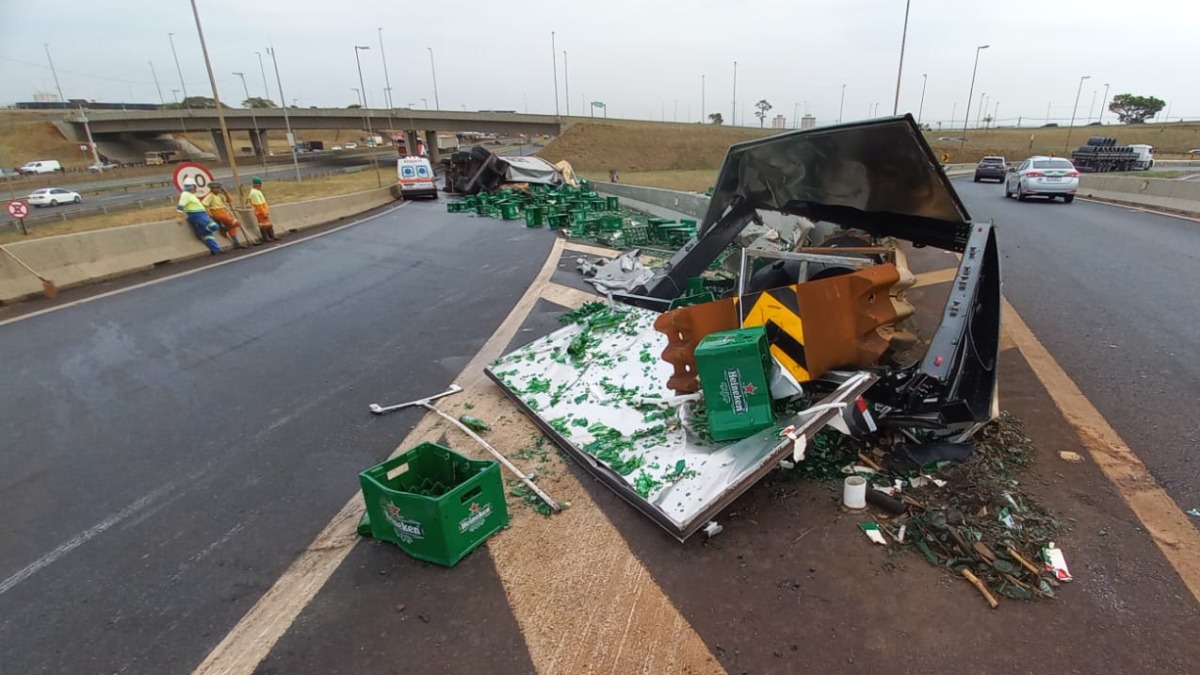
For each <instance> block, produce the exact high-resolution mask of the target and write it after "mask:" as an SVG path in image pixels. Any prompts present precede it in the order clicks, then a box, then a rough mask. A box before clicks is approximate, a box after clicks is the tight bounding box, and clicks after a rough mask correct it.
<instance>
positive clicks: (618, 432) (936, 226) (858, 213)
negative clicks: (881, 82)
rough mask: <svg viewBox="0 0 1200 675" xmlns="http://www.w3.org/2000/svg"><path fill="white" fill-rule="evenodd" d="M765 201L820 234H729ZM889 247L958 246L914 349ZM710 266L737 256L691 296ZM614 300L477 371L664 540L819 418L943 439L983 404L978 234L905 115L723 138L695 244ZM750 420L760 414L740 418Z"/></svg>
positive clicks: (852, 427) (995, 259)
mask: <svg viewBox="0 0 1200 675" xmlns="http://www.w3.org/2000/svg"><path fill="white" fill-rule="evenodd" d="M771 213H774V214H784V215H788V216H801V217H803V218H805V219H807V220H808V221H811V222H812V223H815V227H816V228H825V229H827V230H834V231H836V232H837V233H838V234H837V235H836V236H832V237H828V238H826V239H824V240H823V241H821V242H804V243H802V244H801V245H796V246H791V247H788V249H787V250H775V251H770V250H764V249H760V248H754V247H740V246H738V245H737V242H738V241H739V238H738V237H739V235H740V234H742V233H743V231H744V230H746V229H747V228H748V226H750V225H751V224H762V222H763V217H764V216H766V215H768V214H771ZM775 217H776V216H772V218H775ZM904 242H907V244H909V245H911V246H915V247H925V246H931V247H936V248H940V249H944V250H947V251H953V252H956V253H960V254H961V262H960V264H959V267H958V273H957V275H956V277H955V279H954V281H953V284H952V289H951V291H950V294H949V297H948V298H947V300H946V303H945V305H944V307H943V308H942V310H941V316H940V317H937V318H936V321H933V322H930V323H931V324H936V326H937V328H936V330H934V331H933V333H932V335H930V336H928V338H927V341H925V342H924V343H923V344H917V345H914V344H913V340H912V339H911V335H910V334H908V333H907V332H906V330H905V328H904V323H905V321H906V317H907V314H908V313H911V306H910V305H908V304H907V303H906V302H905V300H904V297H903V296H904V289H905V288H906V287H907V285H911V283H912V277H911V274H910V273H908V271H907V269H906V266H905V265H904V256H903V251H902V246H901V244H902V243H904ZM811 243H816V244H817V245H816V246H812V245H808V244H811ZM731 249H733V253H736V256H734V255H731ZM723 258H724V259H726V260H727V262H726V266H730V263H729V260H733V261H735V262H734V264H733V265H732V267H734V268H735V269H736V271H737V278H736V285H735V286H734V287H733V288H732V290H728V291H726V292H724V293H723V294H721V296H720V297H714V296H713V294H712V292H711V290H710V291H705V292H697V291H698V290H699V289H701V288H702V286H703V279H704V278H705V275H706V273H708V272H709V270H710V269H711V268H712V266H713V265H714V263H715V262H716V261H718V260H719V259H723ZM613 297H614V299H615V300H618V301H619V304H617V305H614V306H612V307H607V308H604V309H603V311H600V310H595V311H593V312H592V313H591V314H590V315H588V313H586V312H585V313H581V316H580V317H579V318H578V319H577V320H575V321H573V322H571V323H570V324H569V325H567V326H566V327H564V328H562V329H560V330H558V331H555V332H553V333H551V334H550V335H547V336H546V337H544V338H541V339H539V340H535V341H534V342H532V343H530V344H528V345H526V346H524V347H522V348H520V349H518V350H516V351H514V352H512V353H510V354H507V355H505V356H504V357H502V358H501V359H499V360H497V362H496V363H494V364H492V366H491V367H489V368H488V374H489V376H490V377H491V378H492V379H493V380H495V381H496V382H497V384H498V385H499V386H500V387H501V388H502V389H503V390H504V391H505V392H506V393H507V394H508V395H509V396H510V397H511V398H512V399H513V400H514V401H515V402H516V403H517V404H518V405H519V406H520V407H522V408H523V410H524V411H525V412H526V413H527V414H528V415H530V416H531V417H532V418H533V419H534V420H535V421H536V422H537V423H538V424H539V426H541V428H542V429H543V430H544V431H545V432H546V433H547V434H548V435H550V436H551V437H552V438H553V439H554V440H555V442H556V443H558V444H559V445H560V446H561V447H563V448H564V449H565V450H566V451H568V452H569V453H571V454H572V455H573V456H575V457H576V458H577V459H578V460H579V461H580V463H581V465H582V466H584V467H586V468H587V469H588V470H589V471H590V472H591V473H593V474H594V475H595V476H596V477H597V478H599V479H600V480H601V481H602V482H604V483H605V484H606V485H608V486H609V487H610V488H611V489H613V490H614V491H616V492H617V493H618V494H619V495H621V496H622V497H623V498H624V499H625V500H626V501H628V502H629V503H630V504H631V505H633V506H634V507H635V508H637V509H639V510H640V511H642V512H643V513H644V514H645V515H647V516H648V517H650V518H651V519H653V520H654V521H655V522H656V523H658V524H659V525H660V526H662V527H663V528H664V529H666V530H667V531H668V532H670V533H671V534H672V535H674V536H675V537H677V538H678V539H680V540H683V539H686V538H687V537H688V536H690V535H692V534H694V533H695V532H696V531H698V530H699V529H700V528H703V527H705V526H706V524H707V523H710V522H711V521H712V520H713V519H714V518H715V517H716V516H717V514H718V513H719V512H720V511H721V510H722V509H724V508H726V507H727V506H728V505H729V504H730V503H732V502H733V501H734V500H735V499H736V498H737V497H738V496H739V495H740V494H741V493H743V492H744V491H745V490H746V489H748V488H749V487H750V486H751V485H753V484H754V483H755V482H757V481H758V480H759V479H761V478H762V477H763V476H765V475H766V474H767V473H768V472H769V471H771V470H774V469H776V468H778V467H779V466H780V465H781V463H784V464H786V462H792V461H803V457H804V453H805V449H806V447H807V443H808V442H809V441H810V440H811V439H812V438H813V436H814V435H815V434H816V433H817V432H818V431H820V430H821V429H822V428H823V427H825V426H827V425H828V426H832V427H834V428H835V429H838V430H839V431H841V432H842V433H848V434H852V435H882V436H886V437H889V438H888V440H893V441H900V440H903V439H909V440H911V439H914V438H917V437H920V438H922V439H932V440H939V441H943V440H953V439H955V438H960V437H962V436H964V435H965V434H966V433H969V431H970V430H971V429H972V428H974V427H975V426H976V425H978V424H980V423H982V422H984V421H986V420H988V419H990V418H991V417H992V416H993V415H994V413H995V411H994V406H995V402H996V384H997V383H996V367H997V359H998V354H999V335H1000V304H1001V296H1000V268H999V256H998V251H997V244H996V238H995V234H994V232H993V229H992V225H991V223H986V222H979V223H976V222H972V220H971V218H970V216H969V214H968V213H967V210H966V208H965V207H964V205H963V203H962V201H961V200H960V199H959V198H958V196H957V195H956V194H955V192H954V189H953V187H952V186H951V184H950V181H949V180H948V179H947V177H946V176H945V174H944V172H943V171H942V169H941V166H940V165H939V163H938V162H937V160H936V159H935V157H934V154H933V152H932V151H931V150H930V148H929V146H928V145H927V144H926V143H925V141H924V139H923V137H922V135H921V133H920V130H919V129H918V128H917V126H916V124H915V123H914V121H913V119H912V118H911V116H904V117H897V118H890V119H884V120H876V121H871V122H865V123H859V124H847V125H839V126H835V127H826V128H820V129H808V130H803V131H796V132H790V133H785V134H780V135H778V136H774V137H770V138H766V139H763V140H758V141H751V142H747V143H742V144H739V145H735V146H733V147H731V148H730V150H729V153H728V155H727V157H726V159H725V162H724V165H723V167H722V169H721V172H720V175H719V178H718V181H717V185H716V189H715V191H714V194H713V196H712V200H711V202H710V204H709V210H708V213H707V216H706V218H705V221H704V223H703V224H702V225H701V226H700V227H699V228H698V230H697V234H696V236H695V237H694V238H693V239H692V240H691V241H689V242H688V243H687V244H686V245H685V246H683V247H682V248H680V249H679V250H678V251H677V252H675V254H674V255H673V256H672V257H671V258H670V260H669V261H668V262H667V263H666V264H665V265H663V266H662V267H661V268H660V269H657V270H656V271H655V273H654V276H653V278H651V279H650V280H649V281H648V282H645V283H644V284H643V285H642V286H640V287H638V288H636V289H635V290H634V291H633V292H631V293H628V294H625V295H614V296H613ZM593 309H594V308H593ZM756 335H760V336H762V337H761V338H759V339H761V340H762V342H763V343H764V344H763V347H762V349H761V353H762V357H763V358H762V364H761V365H757V364H756V363H755V360H756V358H757V357H754V356H752V357H751V358H750V359H749V360H747V359H744V358H743V359H742V360H741V361H736V360H731V361H728V362H727V363H720V364H719V366H718V367H714V366H713V363H714V362H713V361H712V360H711V358H712V357H711V354H713V353H714V352H713V349H714V342H716V343H717V348H725V347H729V348H732V347H738V345H739V344H740V345H741V347H739V348H743V347H746V346H747V344H749V348H750V349H751V350H752V351H753V348H754V345H753V344H751V343H753V341H754V336H756ZM725 336H732V337H730V338H729V339H726V338H725ZM746 336H749V337H746ZM717 338H719V339H717ZM738 340H741V343H738ZM722 341H723V342H722ZM726 343H727V344H726ZM722 344H724V345H725V347H721V345H722ZM922 346H923V347H924V350H923V352H922V351H921V349H920V347H922ZM701 352H703V354H702V353H701ZM731 358H732V357H731ZM704 359H709V360H708V361H707V362H706V363H707V365H705V363H701V361H703V360H704ZM755 414H759V415H766V417H765V421H763V420H760V422H761V423H760V424H758V425H757V426H745V424H749V423H750V421H751V420H752V418H753V416H754V415H755ZM721 416H724V417H721ZM731 419H732V420H733V421H734V422H735V423H738V424H743V423H744V424H743V428H744V429H745V433H741V434H738V435H737V436H736V437H734V438H730V439H729V440H714V438H716V437H719V434H717V433H715V431H714V425H715V424H716V423H717V422H718V421H723V422H725V423H728V422H729V420H731Z"/></svg>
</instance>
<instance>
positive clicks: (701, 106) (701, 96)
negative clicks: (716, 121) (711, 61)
mask: <svg viewBox="0 0 1200 675" xmlns="http://www.w3.org/2000/svg"><path fill="white" fill-rule="evenodd" d="M704 94H705V91H704V76H703V75H701V76H700V123H701V124H704V120H705V119H707V118H706V117H705V116H704V113H705V112H707V111H706V110H705V102H704V98H705V97H704Z"/></svg>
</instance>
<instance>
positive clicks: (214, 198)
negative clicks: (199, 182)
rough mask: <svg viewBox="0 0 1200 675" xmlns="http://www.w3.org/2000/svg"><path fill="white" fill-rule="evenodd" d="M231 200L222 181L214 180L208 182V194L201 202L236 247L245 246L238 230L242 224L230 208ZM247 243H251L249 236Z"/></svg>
mask: <svg viewBox="0 0 1200 675" xmlns="http://www.w3.org/2000/svg"><path fill="white" fill-rule="evenodd" d="M231 201H232V200H231V199H230V197H229V193H228V192H226V191H225V188H224V187H223V186H222V185H221V183H220V182H218V181H213V182H211V183H209V184H208V194H206V195H204V198H203V199H201V200H200V203H202V204H204V208H205V209H207V210H208V215H209V217H210V218H212V219H213V220H215V221H217V224H218V225H220V226H221V234H224V235H225V236H226V237H228V238H229V241H231V242H233V246H234V248H245V246H242V242H240V241H238V230H240V229H241V227H242V224H241V223H239V222H238V219H237V217H236V216H234V215H233V210H232V209H230V208H229V204H230V202H231ZM246 243H247V244H249V243H250V238H249V236H247V237H246Z"/></svg>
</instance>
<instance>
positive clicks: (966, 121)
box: [958, 45, 991, 149]
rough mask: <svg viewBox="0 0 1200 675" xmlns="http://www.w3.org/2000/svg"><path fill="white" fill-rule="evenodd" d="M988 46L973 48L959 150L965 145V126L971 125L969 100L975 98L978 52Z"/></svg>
mask: <svg viewBox="0 0 1200 675" xmlns="http://www.w3.org/2000/svg"><path fill="white" fill-rule="evenodd" d="M990 46H991V45H979V46H978V47H976V48H975V66H974V67H973V68H971V90H970V91H969V92H967V112H966V114H964V115H963V135H962V140H960V141H959V142H958V147H959V149H961V148H962V147H963V146H964V145H966V143H967V125H968V124H970V123H971V98H972V97H974V96H975V73H977V72H979V52H981V51H983V50H984V49H987V48H988V47H990Z"/></svg>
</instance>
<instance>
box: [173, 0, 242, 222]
mask: <svg viewBox="0 0 1200 675" xmlns="http://www.w3.org/2000/svg"><path fill="white" fill-rule="evenodd" d="M192 16H194V17H195V18H196V35H197V36H199V37H200V51H201V52H202V53H203V54H204V68H205V69H206V70H208V83H209V85H211V86H212V95H213V101H215V104H216V106H217V122H219V123H220V125H221V135H222V136H224V137H225V152H226V153H227V154H228V155H229V170H230V171H232V172H233V184H234V185H236V186H238V200H239V201H240V202H241V206H242V208H245V207H246V197H245V195H243V194H242V184H241V181H240V180H238V168H237V157H235V156H234V154H233V139H232V138H230V137H229V127H228V126H227V125H226V124H225V112H224V107H223V106H222V104H221V96H220V95H219V94H218V93H217V78H216V76H215V75H213V69H212V62H210V61H209V60H208V45H206V44H205V43H204V29H203V28H201V26H200V10H199V8H197V7H196V0H192ZM185 96H186V95H185Z"/></svg>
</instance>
